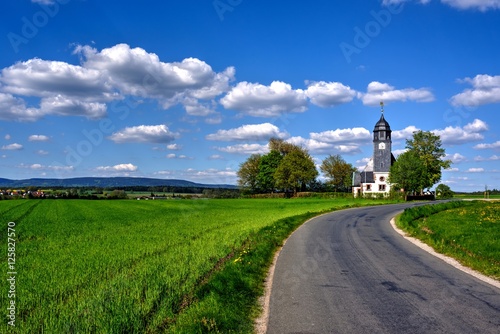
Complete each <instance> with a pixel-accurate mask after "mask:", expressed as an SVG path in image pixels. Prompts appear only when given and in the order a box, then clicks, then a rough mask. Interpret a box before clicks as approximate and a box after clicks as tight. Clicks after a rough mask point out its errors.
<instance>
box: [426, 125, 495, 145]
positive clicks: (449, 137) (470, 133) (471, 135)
mask: <svg viewBox="0 0 500 334" xmlns="http://www.w3.org/2000/svg"><path fill="white" fill-rule="evenodd" d="M486 130H488V125H487V124H486V123H485V122H483V121H481V120H480V119H475V120H474V121H473V122H472V123H469V124H467V125H465V126H464V127H463V128H461V127H458V126H456V127H453V126H448V127H446V128H445V129H443V130H433V131H432V132H434V134H436V135H438V136H440V137H441V142H442V143H443V145H458V144H464V143H470V142H473V141H478V140H482V139H484V136H483V135H482V132H484V131H486Z"/></svg>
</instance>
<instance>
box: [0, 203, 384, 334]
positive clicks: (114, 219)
mask: <svg viewBox="0 0 500 334" xmlns="http://www.w3.org/2000/svg"><path fill="white" fill-rule="evenodd" d="M377 203H388V202H387V201H383V200H378V201H377V200H353V199H329V200H328V199H314V198H304V199H233V200H206V199H197V200H161V201H159V200H157V201H153V200H150V201H137V200H114V201H109V200H108V201H104V200H103V201H86V200H11V201H1V202H0V226H1V236H2V237H1V240H0V247H1V249H4V250H5V249H7V247H8V245H7V241H8V239H7V233H8V232H10V231H11V230H8V228H9V227H12V225H13V224H12V223H15V227H14V231H15V237H14V239H15V259H16V262H15V269H16V271H17V276H16V287H15V288H16V293H15V295H16V296H15V303H16V318H15V324H16V326H15V327H12V326H7V329H8V332H12V333H15V332H18V333H41V332H46V333H124V332H127V333H161V332H167V333H170V332H172V333H192V332H208V331H213V332H218V331H220V332H252V321H253V319H254V318H255V317H256V316H257V315H258V312H259V309H258V303H257V298H258V297H259V295H260V294H261V293H262V287H263V279H264V277H265V274H266V270H267V266H268V265H269V264H270V261H271V258H272V255H273V253H274V251H275V250H276V249H277V247H278V246H279V245H280V244H281V242H282V241H283V240H284V239H285V238H286V236H287V235H289V234H290V233H291V232H292V231H293V229H295V228H296V227H298V226H299V225H300V224H301V223H302V222H304V221H305V220H306V219H308V218H310V217H312V216H314V215H317V214H319V213H321V212H327V211H332V210H335V209H339V208H345V207H349V206H360V205H372V204H377ZM10 222H12V223H10ZM9 246H10V245H9ZM1 254H2V255H1V257H0V259H1V260H0V261H1V263H2V266H1V268H2V271H3V273H4V275H5V273H7V272H8V271H9V268H8V259H7V253H6V252H5V251H3V252H2V253H1ZM8 284H9V282H7V281H6V280H5V279H4V280H2V284H1V285H0V286H1V288H2V293H0V305H2V309H3V310H4V312H5V313H6V314H7V311H5V310H6V307H5V306H6V305H8V304H9V302H10V300H9V299H8V297H7V292H8V290H9V285H8ZM4 292H5V293H4ZM1 328H2V330H5V329H6V327H5V326H2V327H1Z"/></svg>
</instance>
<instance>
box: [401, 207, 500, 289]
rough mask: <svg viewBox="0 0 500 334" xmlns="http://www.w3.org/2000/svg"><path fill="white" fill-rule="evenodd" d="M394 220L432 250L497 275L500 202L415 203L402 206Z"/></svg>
mask: <svg viewBox="0 0 500 334" xmlns="http://www.w3.org/2000/svg"><path fill="white" fill-rule="evenodd" d="M397 224H398V226H399V227H401V228H402V229H404V230H405V231H407V232H409V233H410V234H411V235H412V236H414V237H417V238H419V239H421V240H423V241H424V242H426V243H427V244H429V245H430V246H432V247H433V248H434V249H435V250H436V251H438V252H440V253H443V254H446V255H449V256H452V257H454V258H456V259H457V260H459V261H460V262H461V263H462V264H464V265H466V266H468V267H471V268H473V269H475V270H477V271H480V272H482V273H484V274H485V275H489V276H491V277H494V278H497V279H500V242H499V240H500V202H483V201H473V202H462V201H460V202H459V201H453V202H448V203H443V204H437V205H429V206H421V207H415V208H411V209H406V210H405V211H404V213H403V214H402V215H401V216H400V217H399V218H398V220H397Z"/></svg>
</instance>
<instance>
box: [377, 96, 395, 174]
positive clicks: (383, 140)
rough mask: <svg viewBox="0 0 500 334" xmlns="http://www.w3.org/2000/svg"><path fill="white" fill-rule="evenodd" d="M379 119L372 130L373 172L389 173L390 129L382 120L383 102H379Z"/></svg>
mask: <svg viewBox="0 0 500 334" xmlns="http://www.w3.org/2000/svg"><path fill="white" fill-rule="evenodd" d="M380 109H381V110H380V112H381V115H380V119H379V121H378V122H377V124H375V128H374V129H373V171H374V172H389V168H391V162H392V160H391V157H392V153H391V145H392V140H391V134H392V131H391V127H390V125H389V123H388V122H387V121H386V120H385V118H384V102H380Z"/></svg>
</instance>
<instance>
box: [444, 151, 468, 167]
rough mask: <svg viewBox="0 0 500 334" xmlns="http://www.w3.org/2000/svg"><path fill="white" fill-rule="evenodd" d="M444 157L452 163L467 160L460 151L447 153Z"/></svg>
mask: <svg viewBox="0 0 500 334" xmlns="http://www.w3.org/2000/svg"><path fill="white" fill-rule="evenodd" d="M446 159H449V160H451V162H452V163H454V164H458V163H461V162H464V161H467V158H466V157H464V156H463V155H461V154H460V153H454V154H447V155H446Z"/></svg>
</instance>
